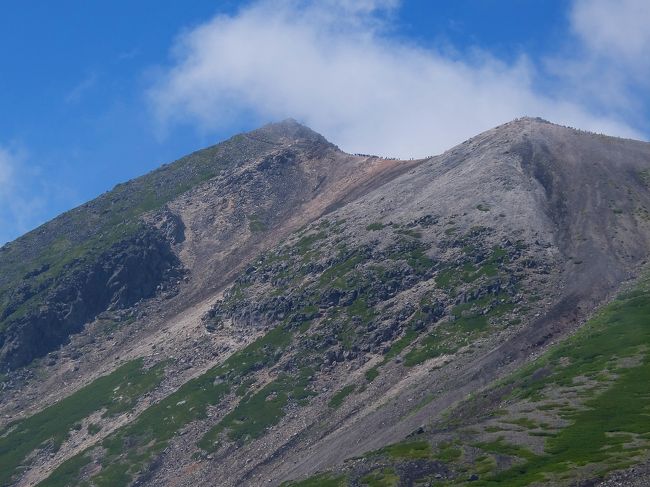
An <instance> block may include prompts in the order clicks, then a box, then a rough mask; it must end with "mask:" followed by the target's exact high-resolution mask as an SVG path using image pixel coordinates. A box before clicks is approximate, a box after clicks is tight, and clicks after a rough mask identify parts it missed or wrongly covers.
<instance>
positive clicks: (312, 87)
mask: <svg viewBox="0 0 650 487" xmlns="http://www.w3.org/2000/svg"><path fill="white" fill-rule="evenodd" d="M397 4H398V3H397V1H395V0H384V1H381V0H364V1H361V2H354V1H352V0H326V1H323V2H315V1H314V2H310V1H305V0H303V1H299V0H293V1H292V0H277V1H271V0H262V1H258V2H256V3H253V4H251V5H249V6H248V7H246V8H244V9H242V10H241V11H239V12H238V13H237V14H235V15H233V16H223V15H222V16H217V17H215V18H213V19H212V20H210V21H209V22H206V23H205V24H203V25H200V26H198V27H196V28H195V29H193V30H191V31H189V32H187V33H185V34H184V35H182V36H181V37H180V38H179V39H178V40H177V42H176V44H175V46H174V49H173V56H174V63H173V66H171V67H170V68H169V69H168V70H166V71H165V72H164V74H163V75H162V76H161V78H160V79H159V81H158V83H157V84H156V85H155V86H154V87H153V88H152V90H151V93H150V94H151V98H152V101H153V105H154V108H155V111H156V114H157V116H158V118H159V120H160V121H161V122H162V123H163V124H168V123H177V122H189V123H198V124H199V126H200V127H202V128H203V129H206V130H211V129H214V128H217V127H220V126H227V125H228V124H229V122H230V121H231V120H232V119H234V118H237V117H239V116H241V115H249V116H250V115H253V116H254V117H256V118H258V119H260V120H273V119H281V118H284V117H295V118H297V119H299V120H301V121H303V122H305V123H306V124H308V125H310V126H311V127H312V128H314V129H315V130H317V131H319V132H321V133H322V134H323V135H325V136H326V137H328V138H329V139H330V140H331V141H333V142H335V143H337V144H339V145H340V146H341V147H342V148H343V149H345V150H347V151H350V152H372V153H379V154H384V155H396V156H400V157H419V156H424V155H427V154H432V153H437V152H441V151H442V150H444V149H447V148H449V147H451V146H452V145H454V144H455V143H458V142H460V141H462V140H464V139H466V138H468V137H470V136H472V135H475V134H476V133H478V132H480V131H482V130H485V129H487V128H490V127H492V126H494V125H497V124H500V123H502V122H506V121H508V120H511V119H513V118H516V117H519V116H522V115H533V116H541V117H544V118H547V119H549V120H552V121H554V122H557V123H562V124H567V125H572V126H578V127H581V128H584V129H587V130H594V131H599V132H605V133H611V134H615V135H624V136H633V137H639V136H640V134H639V133H638V132H636V131H635V130H634V129H632V128H630V127H629V126H628V125H626V124H625V123H622V122H620V121H617V120H616V119H614V118H611V117H601V116H596V115H594V114H593V113H591V112H590V111H589V110H588V109H585V108H584V107H583V106H581V105H578V104H577V103H575V102H573V101H570V100H571V98H570V97H569V98H565V99H559V98H553V97H550V96H543V95H540V94H539V93H537V92H536V91H535V89H534V88H533V81H534V79H535V77H536V76H537V75H538V73H537V72H536V70H535V68H534V67H533V65H532V63H531V62H530V60H528V59H526V58H525V57H522V58H521V59H519V60H518V61H517V62H515V63H512V64H508V63H504V62H501V61H499V60H497V59H495V58H493V57H491V56H490V55H489V54H488V53H484V52H475V53H474V54H473V55H472V56H471V58H466V59H458V58H451V57H449V56H446V55H444V54H443V53H442V52H439V51H436V50H433V49H422V48H420V47H417V46H414V45H410V44H406V43H403V42H399V41H396V40H395V39H392V38H390V37H389V36H387V35H386V34H385V29H386V28H388V23H387V21H386V19H388V18H389V17H390V14H391V12H392V10H393V9H394V8H395V7H396V6H397Z"/></svg>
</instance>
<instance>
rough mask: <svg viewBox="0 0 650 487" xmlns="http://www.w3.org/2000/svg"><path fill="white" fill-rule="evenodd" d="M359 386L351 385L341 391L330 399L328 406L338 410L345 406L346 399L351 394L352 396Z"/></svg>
mask: <svg viewBox="0 0 650 487" xmlns="http://www.w3.org/2000/svg"><path fill="white" fill-rule="evenodd" d="M356 388H357V386H355V385H354V384H349V385H347V386H345V387H343V389H341V390H340V391H338V392H337V393H336V394H334V395H333V396H332V398H331V399H330V401H329V403H328V405H329V407H331V408H333V409H338V408H340V407H341V405H342V404H343V401H345V398H346V397H348V396H349V395H350V394H352V393H353V392H354V391H355V390H356Z"/></svg>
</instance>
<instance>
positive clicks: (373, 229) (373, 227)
mask: <svg viewBox="0 0 650 487" xmlns="http://www.w3.org/2000/svg"><path fill="white" fill-rule="evenodd" d="M385 226H386V225H384V224H383V223H380V222H375V223H371V224H370V225H368V226H367V227H366V230H368V231H369V232H376V231H378V230H381V229H382V228H384V227H385Z"/></svg>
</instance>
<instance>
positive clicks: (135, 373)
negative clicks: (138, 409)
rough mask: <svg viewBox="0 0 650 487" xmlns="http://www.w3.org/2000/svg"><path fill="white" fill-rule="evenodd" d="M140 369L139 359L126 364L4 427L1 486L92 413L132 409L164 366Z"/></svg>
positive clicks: (0, 450)
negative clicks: (31, 457)
mask: <svg viewBox="0 0 650 487" xmlns="http://www.w3.org/2000/svg"><path fill="white" fill-rule="evenodd" d="M142 365H143V364H142V360H141V359H138V360H134V361H131V362H128V363H126V364H124V365H122V366H121V367H120V368H118V369H117V370H115V371H114V372H112V373H111V374H109V375H106V376H104V377H100V378H99V379H96V380H95V381H93V382H92V383H91V384H89V385H87V386H86V387H84V388H82V389H80V390H79V391H77V392H75V393H74V394H71V395H70V396H68V397H66V398H65V399H63V400H61V401H59V402H58V403H56V404H54V405H52V406H50V407H48V408H46V409H44V410H42V411H41V412H39V413H36V414H34V415H32V416H30V417H28V418H26V419H24V420H21V421H18V422H16V423H12V424H10V425H9V426H7V428H5V430H4V431H2V433H1V434H0V485H7V484H9V483H10V479H11V477H12V476H13V475H14V474H15V473H16V469H17V468H18V467H19V466H20V465H21V464H22V462H23V460H24V459H25V458H26V457H27V456H28V455H29V454H30V453H31V452H32V451H34V450H37V449H39V448H44V447H48V448H50V449H52V450H58V448H59V447H60V446H61V444H62V443H63V442H64V441H65V440H66V439H67V438H68V435H69V432H70V430H71V429H75V426H76V425H77V424H78V422H79V421H81V420H83V419H84V418H86V417H88V416H89V415H91V414H92V413H94V412H96V411H101V410H105V411H106V412H105V415H107V416H110V415H116V414H119V413H122V412H125V411H128V410H130V409H132V408H133V406H134V405H135V403H136V401H137V400H138V398H139V397H141V396H142V395H143V394H145V393H146V392H148V391H150V390H152V389H153V388H154V387H156V386H157V385H158V384H159V383H160V381H161V379H162V377H163V367H164V364H160V365H157V366H156V367H152V368H150V369H148V370H145V369H143V367H142Z"/></svg>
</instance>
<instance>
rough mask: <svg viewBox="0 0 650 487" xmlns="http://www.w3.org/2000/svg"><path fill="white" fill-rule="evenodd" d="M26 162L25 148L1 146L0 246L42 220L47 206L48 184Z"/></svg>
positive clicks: (35, 169)
mask: <svg viewBox="0 0 650 487" xmlns="http://www.w3.org/2000/svg"><path fill="white" fill-rule="evenodd" d="M26 162H27V157H26V153H25V151H24V150H22V149H16V148H14V147H13V146H11V145H9V146H8V145H0V245H2V244H3V243H4V242H6V241H8V240H12V239H14V238H16V237H17V236H18V235H20V234H22V233H24V232H26V231H28V230H30V229H31V228H34V226H36V225H37V224H39V223H41V222H42V221H43V216H44V215H43V214H44V212H45V210H46V209H47V206H46V197H45V196H44V195H45V194H46V192H47V191H46V186H47V183H46V182H45V181H43V180H42V178H40V177H39V176H38V174H37V173H38V170H37V168H34V167H30V166H29V165H28V164H27V163H26Z"/></svg>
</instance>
